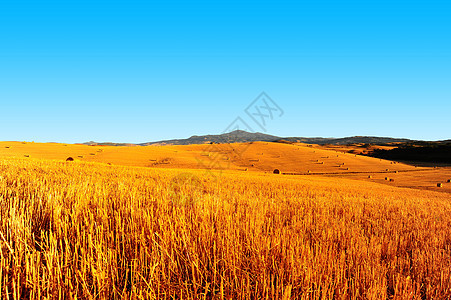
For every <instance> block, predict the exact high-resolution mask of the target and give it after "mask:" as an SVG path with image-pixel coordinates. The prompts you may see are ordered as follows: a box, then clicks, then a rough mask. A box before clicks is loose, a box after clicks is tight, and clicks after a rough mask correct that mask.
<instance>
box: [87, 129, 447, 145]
mask: <svg viewBox="0 0 451 300" xmlns="http://www.w3.org/2000/svg"><path fill="white" fill-rule="evenodd" d="M418 141H419V140H411V139H406V138H392V137H378V136H350V137H342V138H334V137H331V138H324V137H281V136H275V135H270V134H266V133H261V132H247V131H244V130H235V131H231V132H226V133H222V134H208V135H192V136H190V137H189V138H185V139H170V140H160V141H154V142H145V143H139V144H131V143H111V142H104V143H98V142H93V141H91V142H87V143H84V144H85V145H99V146H103V145H108V146H112V145H113V146H151V145H193V144H212V143H216V144H224V143H248V142H285V143H287V142H288V143H306V144H319V145H326V144H330V145H349V144H379V145H380V144H393V143H412V142H418ZM446 141H449V140H445V141H437V142H438V143H445V142H446Z"/></svg>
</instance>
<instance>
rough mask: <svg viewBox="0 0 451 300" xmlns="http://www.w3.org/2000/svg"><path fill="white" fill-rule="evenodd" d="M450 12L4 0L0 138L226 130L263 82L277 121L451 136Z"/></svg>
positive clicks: (279, 128)
mask: <svg viewBox="0 0 451 300" xmlns="http://www.w3.org/2000/svg"><path fill="white" fill-rule="evenodd" d="M450 20H451V4H449V2H448V1H434V0H432V1H133V0H131V1H130V0H129V1H96V0H94V1H20V0H16V1H9V0H5V1H1V2H0V112H1V117H0V140H28V141H40V142H50V141H58V142H85V141H89V140H95V141H114V142H146V141H153V140H160V139H170V138H184V137H189V136H191V135H194V134H198V135H199V134H209V133H221V132H222V131H223V130H224V129H225V128H227V126H228V125H229V124H230V122H232V121H233V120H234V119H235V118H236V117H237V116H242V117H243V119H246V114H245V112H244V109H245V108H246V107H247V106H248V105H249V103H251V102H252V101H253V100H254V99H255V97H257V96H258V95H259V94H260V93H261V92H262V91H265V92H266V93H267V94H268V95H269V96H270V97H271V98H272V99H273V100H274V101H275V102H276V103H277V104H278V105H279V106H280V107H281V108H282V109H283V110H284V114H283V116H281V117H280V118H274V119H273V120H270V121H268V124H267V126H266V128H265V129H266V130H267V133H270V134H274V135H281V136H323V137H332V136H333V137H342V136H350V135H378V136H394V137H407V138H414V139H427V140H436V139H449V138H451V136H450V130H449V129H450V128H451V117H450V116H449V115H450V114H451V101H450V100H451V84H450V83H451V80H450V79H451V21H450ZM249 122H250V121H249ZM255 129H256V130H257V128H255ZM260 131H262V130H260Z"/></svg>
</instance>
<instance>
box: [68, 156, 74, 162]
mask: <svg viewBox="0 0 451 300" xmlns="http://www.w3.org/2000/svg"><path fill="white" fill-rule="evenodd" d="M66 161H74V158H73V157H70V156H69V157H68V158H66Z"/></svg>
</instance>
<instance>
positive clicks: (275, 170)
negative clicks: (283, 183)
mask: <svg viewBox="0 0 451 300" xmlns="http://www.w3.org/2000/svg"><path fill="white" fill-rule="evenodd" d="M272 172H273V173H274V174H280V170H279V169H274V171H272Z"/></svg>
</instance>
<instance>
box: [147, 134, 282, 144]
mask: <svg viewBox="0 0 451 300" xmlns="http://www.w3.org/2000/svg"><path fill="white" fill-rule="evenodd" d="M278 139H280V137H277V136H274V135H269V134H264V133H260V132H255V133H252V132H247V131H243V130H235V131H232V132H227V133H223V134H216V135H201V136H198V135H193V136H192V137H189V138H187V139H176V140H164V141H158V142H149V143H143V144H139V145H141V146H149V145H191V144H208V143H217V144H224V143H248V142H257V141H262V142H272V141H276V140H278Z"/></svg>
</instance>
